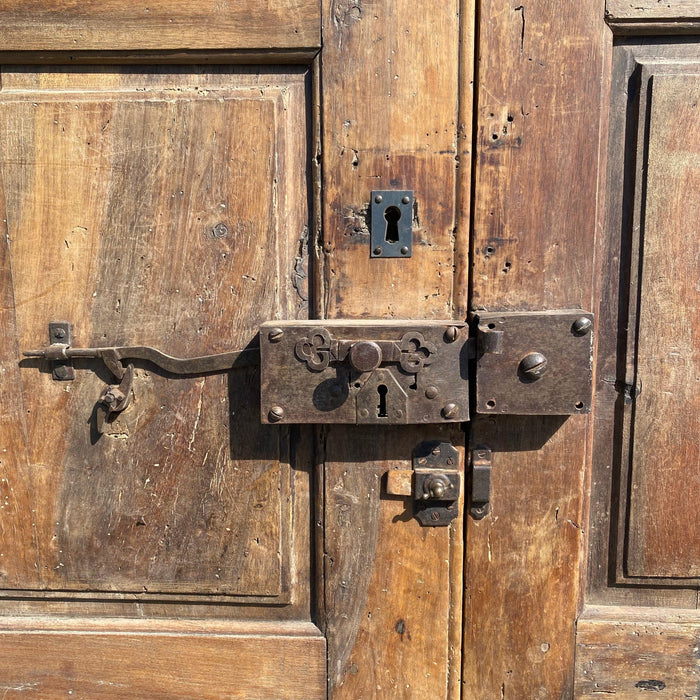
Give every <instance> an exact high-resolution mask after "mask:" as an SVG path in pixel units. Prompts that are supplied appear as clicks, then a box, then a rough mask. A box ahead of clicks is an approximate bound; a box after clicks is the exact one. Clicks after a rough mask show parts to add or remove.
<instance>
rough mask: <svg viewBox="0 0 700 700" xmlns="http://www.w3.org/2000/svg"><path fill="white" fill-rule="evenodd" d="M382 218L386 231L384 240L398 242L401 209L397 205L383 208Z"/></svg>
mask: <svg viewBox="0 0 700 700" xmlns="http://www.w3.org/2000/svg"><path fill="white" fill-rule="evenodd" d="M384 218H385V219H386V231H385V233H384V240H385V241H386V242H387V243H398V242H399V219H400V218H401V210H400V209H399V208H398V207H387V208H386V209H385V210H384Z"/></svg>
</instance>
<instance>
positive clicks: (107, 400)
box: [102, 392, 115, 406]
mask: <svg viewBox="0 0 700 700" xmlns="http://www.w3.org/2000/svg"><path fill="white" fill-rule="evenodd" d="M114 399H115V397H114V394H111V393H109V392H107V393H106V394H105V395H104V396H103V397H102V403H106V404H107V405H108V406H110V405H111V404H113V403H114Z"/></svg>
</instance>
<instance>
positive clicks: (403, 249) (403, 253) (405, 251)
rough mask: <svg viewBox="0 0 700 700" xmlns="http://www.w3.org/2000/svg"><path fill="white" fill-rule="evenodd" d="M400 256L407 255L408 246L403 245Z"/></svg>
mask: <svg viewBox="0 0 700 700" xmlns="http://www.w3.org/2000/svg"><path fill="white" fill-rule="evenodd" d="M401 255H408V246H407V245H405V246H403V247H402V248H401Z"/></svg>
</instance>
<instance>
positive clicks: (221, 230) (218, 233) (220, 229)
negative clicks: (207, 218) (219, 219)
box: [212, 224, 228, 238]
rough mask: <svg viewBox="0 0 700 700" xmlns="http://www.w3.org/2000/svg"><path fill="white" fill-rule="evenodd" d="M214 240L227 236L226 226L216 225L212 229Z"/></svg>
mask: <svg viewBox="0 0 700 700" xmlns="http://www.w3.org/2000/svg"><path fill="white" fill-rule="evenodd" d="M212 235H213V236H214V238H225V237H226V236H227V235H228V226H227V225H226V224H217V225H216V226H214V228H213V229H212Z"/></svg>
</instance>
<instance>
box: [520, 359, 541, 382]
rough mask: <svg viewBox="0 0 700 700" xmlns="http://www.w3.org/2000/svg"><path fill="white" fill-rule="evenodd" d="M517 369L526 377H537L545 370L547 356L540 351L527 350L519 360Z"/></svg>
mask: <svg viewBox="0 0 700 700" xmlns="http://www.w3.org/2000/svg"><path fill="white" fill-rule="evenodd" d="M518 370H519V371H520V373H521V374H523V375H525V377H526V378H527V379H530V380H532V381H534V380H535V379H539V378H540V377H541V376H543V375H544V373H545V372H546V371H547V358H546V357H545V356H544V355H543V354H542V353H541V352H529V353H528V354H527V355H525V357H523V359H522V360H520V364H519V365H518Z"/></svg>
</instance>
